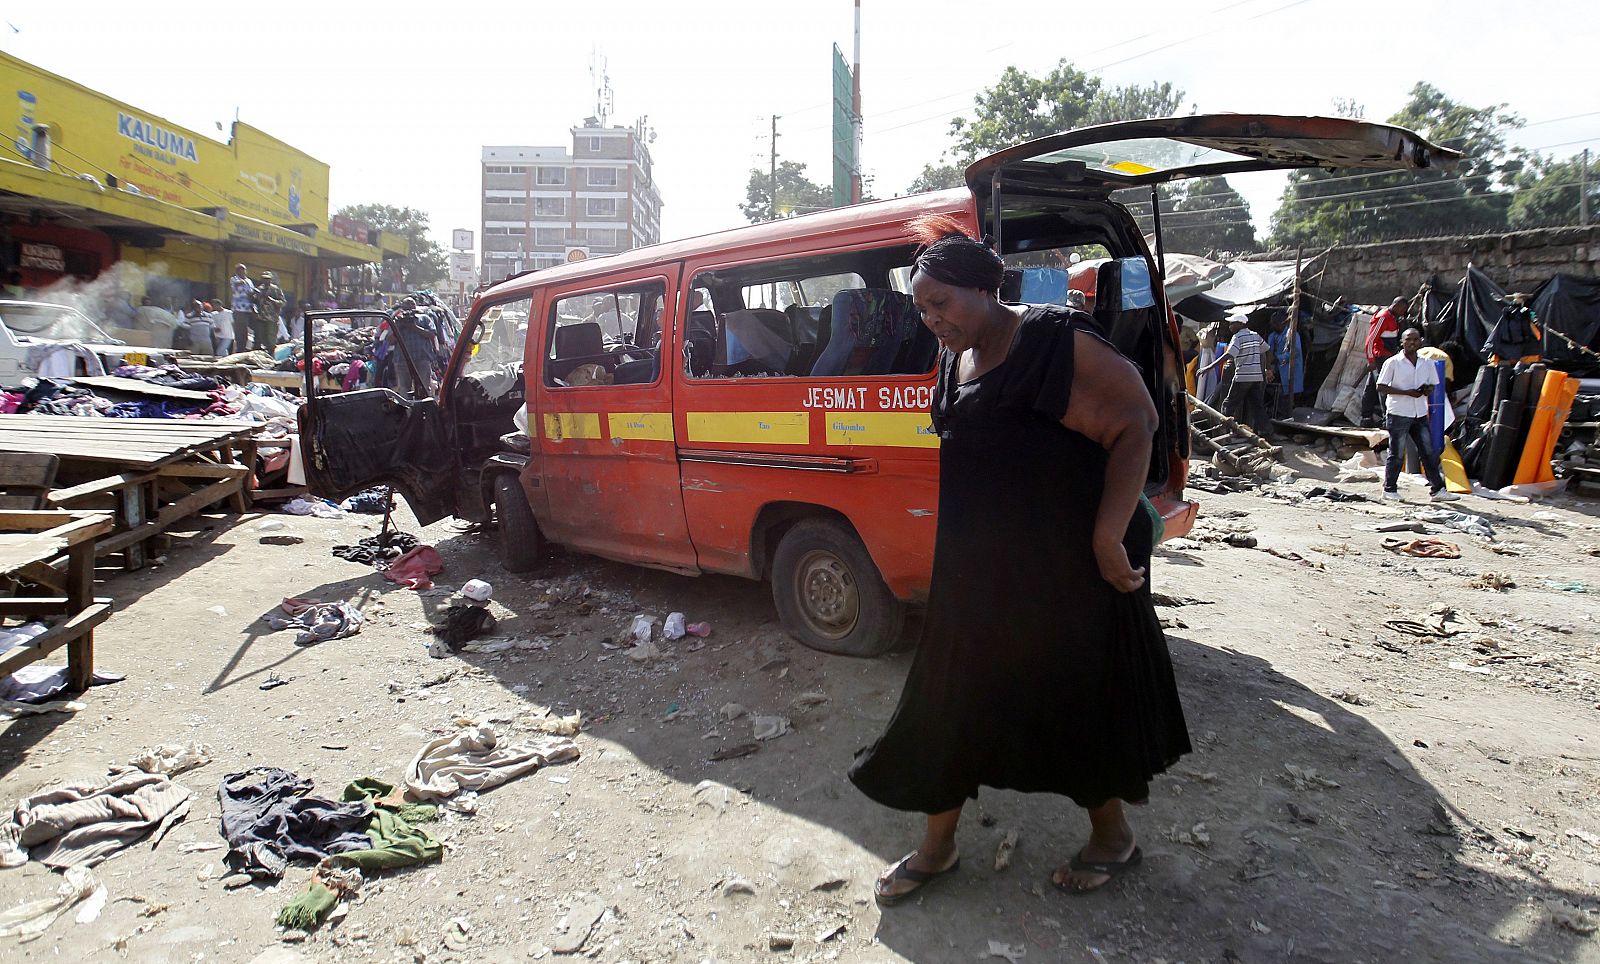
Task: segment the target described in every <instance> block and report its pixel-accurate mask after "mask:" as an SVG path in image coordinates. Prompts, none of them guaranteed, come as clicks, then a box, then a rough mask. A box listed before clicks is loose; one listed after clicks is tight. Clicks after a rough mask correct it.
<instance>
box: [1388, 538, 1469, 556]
mask: <svg viewBox="0 0 1600 964" xmlns="http://www.w3.org/2000/svg"><path fill="white" fill-rule="evenodd" d="M1383 547H1384V548H1385V549H1387V550H1389V551H1390V552H1397V553H1400V554H1401V555H1406V556H1416V557H1417V558H1419V559H1460V558H1461V547H1460V546H1458V545H1456V544H1455V543H1453V542H1445V541H1444V540H1443V539H1412V540H1410V541H1409V542H1408V541H1406V540H1404V539H1385V540H1383Z"/></svg>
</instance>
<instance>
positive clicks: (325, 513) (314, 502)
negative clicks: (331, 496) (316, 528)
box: [283, 498, 344, 519]
mask: <svg viewBox="0 0 1600 964" xmlns="http://www.w3.org/2000/svg"><path fill="white" fill-rule="evenodd" d="M283 511H284V512H286V513H288V514H289V515H309V516H314V517H316V518H318V519H343V518H344V510H342V509H340V508H339V507H338V506H336V505H334V504H333V503H332V502H329V501H327V500H326V499H304V498H295V499H290V500H289V501H288V502H285V503H284V504H283Z"/></svg>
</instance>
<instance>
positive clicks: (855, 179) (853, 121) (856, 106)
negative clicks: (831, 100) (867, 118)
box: [850, 0, 861, 204]
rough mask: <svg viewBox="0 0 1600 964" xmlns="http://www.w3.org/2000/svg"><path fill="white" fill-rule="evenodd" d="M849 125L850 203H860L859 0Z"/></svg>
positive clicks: (852, 61)
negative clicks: (852, 144) (851, 140)
mask: <svg viewBox="0 0 1600 964" xmlns="http://www.w3.org/2000/svg"><path fill="white" fill-rule="evenodd" d="M850 127H851V129H852V132H853V134H854V136H855V142H856V150H855V155H856V169H855V170H854V171H851V172H850V203H851V204H860V203H861V0H856V45H855V50H854V51H853V53H852V55H851V64H850Z"/></svg>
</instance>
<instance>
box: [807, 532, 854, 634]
mask: <svg viewBox="0 0 1600 964" xmlns="http://www.w3.org/2000/svg"><path fill="white" fill-rule="evenodd" d="M794 598H795V602H796V603H798V608H799V610H800V616H801V618H802V619H804V620H805V622H806V626H807V627H809V628H810V629H811V631H812V632H814V633H816V634H817V635H818V636H821V637H823V638H824V639H834V640H837V639H843V638H844V637H846V636H848V635H850V632H851V631H852V630H854V629H855V628H856V622H857V621H858V620H859V619H860V618H861V590H860V589H859V588H858V587H857V586H856V577H855V574H854V573H852V572H851V571H850V567H849V566H847V565H846V564H845V562H844V560H843V559H840V558H839V557H838V556H836V555H834V554H833V553H831V552H828V551H826V550H823V549H813V550H811V551H810V552H808V553H806V554H805V555H804V556H802V557H801V559H800V564H799V565H798V566H796V567H795V577H794Z"/></svg>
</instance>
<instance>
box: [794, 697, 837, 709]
mask: <svg viewBox="0 0 1600 964" xmlns="http://www.w3.org/2000/svg"><path fill="white" fill-rule="evenodd" d="M826 702H828V694H827V693H801V694H800V695H799V696H796V697H795V698H794V699H792V700H790V701H789V709H791V710H802V711H803V710H809V709H811V708H813V707H817V706H821V705H822V704H824V703H826Z"/></svg>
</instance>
